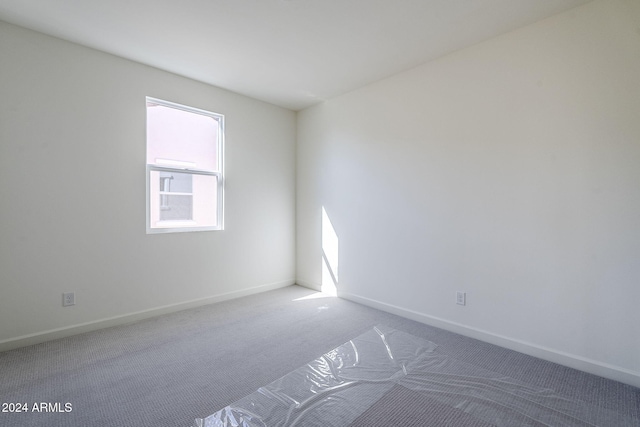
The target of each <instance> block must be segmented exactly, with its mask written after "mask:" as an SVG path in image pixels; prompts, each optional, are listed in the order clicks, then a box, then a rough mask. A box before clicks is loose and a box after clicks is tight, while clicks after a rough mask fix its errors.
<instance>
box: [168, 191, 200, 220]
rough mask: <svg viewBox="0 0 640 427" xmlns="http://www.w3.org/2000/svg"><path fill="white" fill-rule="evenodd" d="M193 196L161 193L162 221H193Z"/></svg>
mask: <svg viewBox="0 0 640 427" xmlns="http://www.w3.org/2000/svg"><path fill="white" fill-rule="evenodd" d="M192 219H193V196H173V195H162V194H161V195H160V221H191V220H192Z"/></svg>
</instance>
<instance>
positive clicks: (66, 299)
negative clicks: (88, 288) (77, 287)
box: [62, 292, 76, 307]
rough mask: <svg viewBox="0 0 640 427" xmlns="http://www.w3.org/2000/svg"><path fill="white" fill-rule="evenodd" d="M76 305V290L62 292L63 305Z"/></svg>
mask: <svg viewBox="0 0 640 427" xmlns="http://www.w3.org/2000/svg"><path fill="white" fill-rule="evenodd" d="M70 305H76V294H75V293H74V292H65V293H63V294H62V306H63V307H69V306H70Z"/></svg>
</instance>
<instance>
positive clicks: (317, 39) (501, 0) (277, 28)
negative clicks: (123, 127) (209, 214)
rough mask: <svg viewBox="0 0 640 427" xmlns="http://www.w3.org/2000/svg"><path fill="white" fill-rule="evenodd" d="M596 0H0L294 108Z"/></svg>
mask: <svg viewBox="0 0 640 427" xmlns="http://www.w3.org/2000/svg"><path fill="white" fill-rule="evenodd" d="M588 1H590V0H180V1H176V0H108V1H105V0H101V1H98V0H0V20H2V21H6V22H9V23H13V24H17V25H20V26H23V27H27V28H31V29H33V30H36V31H40V32H43V33H46V34H50V35H52V36H55V37H59V38H62V39H65V40H69V41H72V42H75V43H79V44H82V45H86V46H89V47H93V48H95V49H99V50H102V51H105V52H109V53H112V54H115V55H118V56H122V57H125V58H129V59H132V60H135V61H138V62H141V63H144V64H148V65H151V66H154V67H158V68H161V69H164V70H167V71H171V72H173V73H176V74H180V75H183V76H186V77H190V78H193V79H196V80H200V81H203V82H206V83H209V84H212V85H215V86H219V87H223V88H225V89H229V90H231V91H234V92H238V93H241V94H245V95H248V96H251V97H253V98H257V99H261V100H264V101H267V102H270V103H273V104H276V105H280V106H283V107H286V108H290V109H293V110H299V109H302V108H305V107H307V106H309V105H312V104H314V103H317V102H319V101H322V100H324V99H328V98H331V97H334V96H337V95H340V94H342V93H345V92H348V91H350V90H353V89H356V88H358V87H361V86H363V85H366V84H368V83H372V82H374V81H376V80H380V79H382V78H385V77H388V76H390V75H393V74H395V73H398V72H401V71H404V70H407V69H409V68H412V67H415V66H417V65H419V64H422V63H425V62H427V61H430V60H432V59H434V58H437V57H439V56H442V55H444V54H446V53H449V52H452V51H455V50H458V49H461V48H463V47H466V46H469V45H472V44H475V43H478V42H481V41H483V40H486V39H488V38H491V37H494V36H497V35H499V34H502V33H505V32H507V31H510V30H513V29H516V28H519V27H522V26H524V25H527V24H530V23H533V22H535V21H538V20H540V19H543V18H546V17H548V16H551V15H553V14H556V13H559V12H562V11H564V10H567V9H570V8H572V7H575V6H578V5H580V4H583V3H587V2H588Z"/></svg>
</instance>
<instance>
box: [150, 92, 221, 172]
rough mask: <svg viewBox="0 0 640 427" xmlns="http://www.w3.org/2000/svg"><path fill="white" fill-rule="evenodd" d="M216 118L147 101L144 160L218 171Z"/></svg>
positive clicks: (217, 126)
mask: <svg viewBox="0 0 640 427" xmlns="http://www.w3.org/2000/svg"><path fill="white" fill-rule="evenodd" d="M218 129H219V123H218V120H217V119H216V118H214V117H211V116H207V115H204V114H198V113H194V112H189V111H184V110H180V109H178V108H172V107H168V106H165V105H158V104H155V103H153V102H147V163H148V164H152V165H153V164H156V165H165V166H174V167H175V166H184V167H188V168H193V169H203V170H209V171H218V153H217V150H218Z"/></svg>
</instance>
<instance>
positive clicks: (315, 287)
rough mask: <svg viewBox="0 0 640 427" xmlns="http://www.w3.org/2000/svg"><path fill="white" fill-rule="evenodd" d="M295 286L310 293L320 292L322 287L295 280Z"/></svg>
mask: <svg viewBox="0 0 640 427" xmlns="http://www.w3.org/2000/svg"><path fill="white" fill-rule="evenodd" d="M296 284H297V285H299V286H302V287H304V288H307V289H311V290H312V291H318V292H322V286H320V285H316V284H313V283H309V282H305V281H304V280H300V279H297V280H296Z"/></svg>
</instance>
